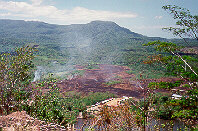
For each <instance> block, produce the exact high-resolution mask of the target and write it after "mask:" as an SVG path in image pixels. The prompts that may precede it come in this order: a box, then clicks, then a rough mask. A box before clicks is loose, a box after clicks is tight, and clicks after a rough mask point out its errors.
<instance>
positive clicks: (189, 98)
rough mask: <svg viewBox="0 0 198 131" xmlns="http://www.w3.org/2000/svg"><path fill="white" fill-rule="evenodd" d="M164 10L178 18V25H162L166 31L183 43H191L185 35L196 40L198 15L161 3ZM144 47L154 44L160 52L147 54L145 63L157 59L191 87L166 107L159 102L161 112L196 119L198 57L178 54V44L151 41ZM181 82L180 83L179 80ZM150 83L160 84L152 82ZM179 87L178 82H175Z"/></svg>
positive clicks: (179, 49) (176, 116)
mask: <svg viewBox="0 0 198 131" xmlns="http://www.w3.org/2000/svg"><path fill="white" fill-rule="evenodd" d="M163 9H165V10H168V11H169V12H170V13H171V14H173V18H174V19H178V21H177V22H176V25H177V26H178V27H177V28H174V27H169V28H164V29H167V30H169V31H173V34H174V35H177V36H179V37H181V38H183V39H184V41H185V43H187V44H188V46H190V43H189V42H188V41H186V39H185V38H184V36H188V37H191V38H193V39H196V40H198V38H197V32H198V31H197V29H198V17H197V16H193V15H191V14H190V12H189V10H187V9H184V8H181V7H178V6H172V5H168V6H163ZM145 46H154V47H155V49H156V50H157V51H159V52H161V53H162V54H159V55H154V56H150V57H149V59H148V60H147V61H145V62H144V63H146V64H152V63H155V62H160V63H162V64H163V65H164V67H165V68H166V69H167V73H168V74H169V75H171V76H177V77H181V78H182V79H183V81H182V82H183V83H186V85H187V87H189V88H190V90H189V91H187V93H186V94H184V95H183V97H182V98H181V99H179V100H168V101H167V102H166V108H164V109H162V108H161V107H165V106H164V105H163V104H158V107H159V109H160V112H163V110H164V111H166V112H167V109H168V110H169V111H171V112H170V113H171V114H170V115H171V118H187V119H191V120H195V121H196V119H197V114H198V110H197V109H198V103H197V101H198V98H197V95H198V84H197V80H198V74H197V72H198V68H197V64H198V60H197V55H195V56H185V55H183V56H181V55H180V54H179V53H180V52H181V49H182V48H184V47H181V46H177V45H176V44H174V43H171V42H161V41H154V42H149V43H147V44H145ZM182 82H181V83H182ZM152 84H153V85H156V84H158V86H159V85H160V84H161V83H156V84H154V83H152ZM177 86H180V85H177Z"/></svg>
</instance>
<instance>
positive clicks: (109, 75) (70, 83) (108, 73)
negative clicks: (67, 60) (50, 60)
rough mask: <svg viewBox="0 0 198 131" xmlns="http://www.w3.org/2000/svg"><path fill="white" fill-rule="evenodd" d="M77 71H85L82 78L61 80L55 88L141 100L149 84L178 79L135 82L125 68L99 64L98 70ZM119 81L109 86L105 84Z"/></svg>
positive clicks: (132, 75)
mask: <svg viewBox="0 0 198 131" xmlns="http://www.w3.org/2000/svg"><path fill="white" fill-rule="evenodd" d="M76 68H77V70H85V73H84V75H83V76H75V77H73V78H72V79H70V80H63V81H59V82H58V83H57V86H58V87H59V88H60V89H61V91H62V92H67V91H79V92H84V93H89V92H110V93H113V94H116V95H117V96H118V97H122V96H128V97H135V98H138V99H140V98H142V97H143V95H144V90H143V89H145V90H147V85H148V83H150V82H160V81H166V82H173V81H176V80H179V79H178V78H161V79H144V80H137V79H136V76H135V75H134V74H128V73H126V71H128V70H130V69H129V68H128V67H126V66H117V65H108V64H103V65H102V64H101V65H99V69H85V67H83V66H76ZM111 81H119V82H120V83H117V84H116V83H115V84H111V85H107V84H105V83H106V82H111ZM159 92H169V91H167V90H159Z"/></svg>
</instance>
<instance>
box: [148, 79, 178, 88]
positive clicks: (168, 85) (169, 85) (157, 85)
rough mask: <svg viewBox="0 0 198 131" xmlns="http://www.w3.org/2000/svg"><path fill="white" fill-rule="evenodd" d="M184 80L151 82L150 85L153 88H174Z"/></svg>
mask: <svg viewBox="0 0 198 131" xmlns="http://www.w3.org/2000/svg"><path fill="white" fill-rule="evenodd" d="M181 83H182V81H181V80H180V81H176V82H174V83H172V82H150V83H149V85H148V87H149V88H151V89H172V88H174V87H179V86H180V85H181Z"/></svg>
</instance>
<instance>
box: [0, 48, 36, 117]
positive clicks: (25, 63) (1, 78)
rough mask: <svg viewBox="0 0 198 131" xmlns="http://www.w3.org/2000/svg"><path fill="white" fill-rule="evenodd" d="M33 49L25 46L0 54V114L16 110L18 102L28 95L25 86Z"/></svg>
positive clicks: (27, 82)
mask: <svg viewBox="0 0 198 131" xmlns="http://www.w3.org/2000/svg"><path fill="white" fill-rule="evenodd" d="M35 50H36V49H34V48H32V47H29V46H26V47H22V48H18V49H16V50H15V52H13V53H12V54H10V53H3V54H1V55H0V61H1V62H0V92H1V98H0V100H1V101H0V103H1V107H0V111H1V114H4V113H5V112H6V114H9V112H10V111H11V110H18V108H19V105H20V103H21V102H22V100H23V99H25V98H26V96H27V95H28V91H27V90H26V89H25V88H26V87H27V85H29V82H30V77H31V72H30V69H31V68H33V63H32V59H33V58H34V51H35Z"/></svg>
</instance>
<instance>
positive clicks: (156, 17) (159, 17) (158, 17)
mask: <svg viewBox="0 0 198 131" xmlns="http://www.w3.org/2000/svg"><path fill="white" fill-rule="evenodd" d="M162 18H163V16H155V19H162Z"/></svg>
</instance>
